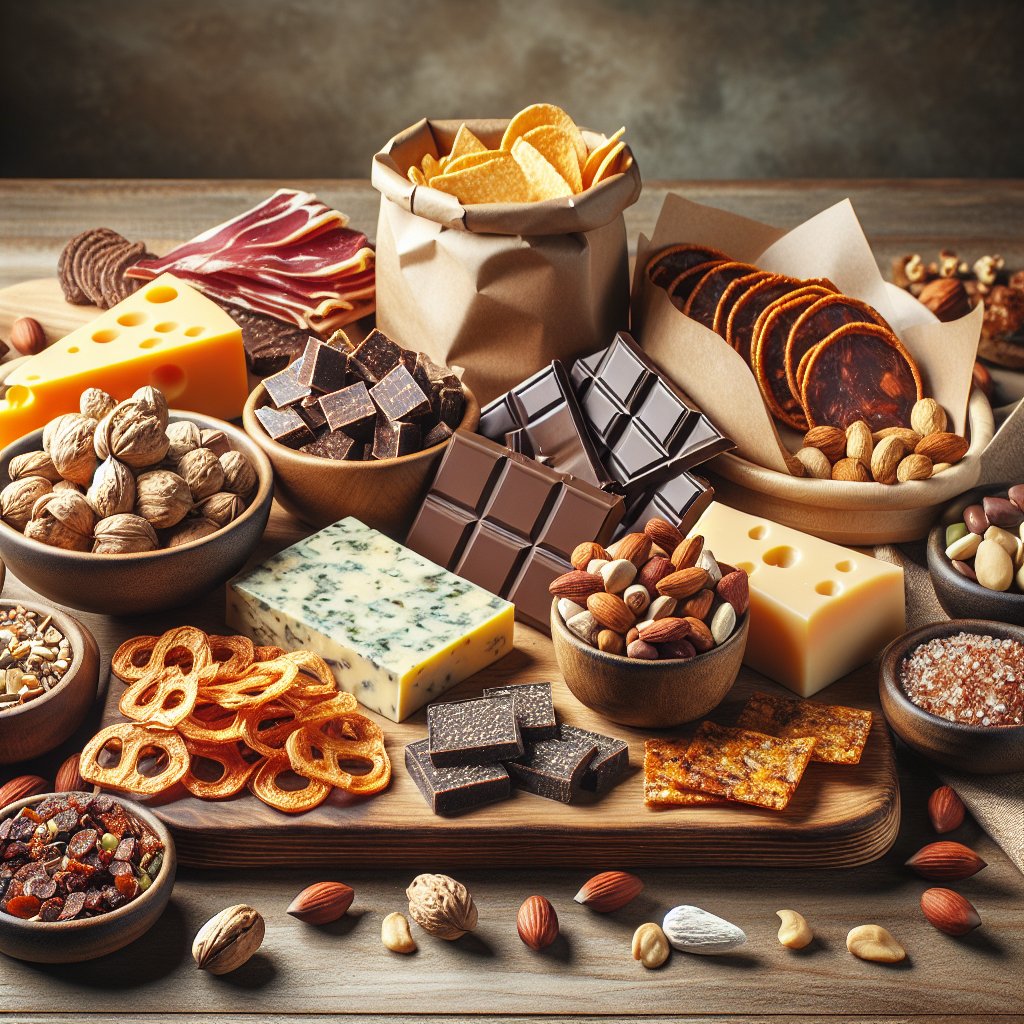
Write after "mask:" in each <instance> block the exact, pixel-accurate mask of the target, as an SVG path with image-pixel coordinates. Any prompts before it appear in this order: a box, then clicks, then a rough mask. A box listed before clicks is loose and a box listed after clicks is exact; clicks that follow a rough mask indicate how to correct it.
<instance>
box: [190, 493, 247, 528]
mask: <svg viewBox="0 0 1024 1024" xmlns="http://www.w3.org/2000/svg"><path fill="white" fill-rule="evenodd" d="M198 508H199V514H200V515H201V516H203V517H204V518H206V519H210V520H212V521H213V522H215V523H216V524H217V525H218V526H227V525H228V523H230V522H231V521H232V520H233V519H237V518H238V517H239V516H240V515H241V514H242V513H243V512H244V511H245V502H244V501H243V500H242V499H241V498H240V497H239V496H238V495H237V494H232V493H231V492H230V491H218V492H217V493H216V494H211V495H210V496H209V497H208V498H206V499H204V500H203V501H201V502H200V503H199V506H198Z"/></svg>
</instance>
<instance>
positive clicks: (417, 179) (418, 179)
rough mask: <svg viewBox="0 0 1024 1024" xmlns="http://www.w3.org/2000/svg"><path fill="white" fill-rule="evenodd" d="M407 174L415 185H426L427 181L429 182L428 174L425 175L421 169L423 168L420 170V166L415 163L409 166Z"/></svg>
mask: <svg viewBox="0 0 1024 1024" xmlns="http://www.w3.org/2000/svg"><path fill="white" fill-rule="evenodd" d="M405 176H406V177H407V178H408V179H409V180H410V181H411V182H412V183H413V184H414V185H426V183H427V176H426V175H425V174H424V173H423V171H421V170H420V169H419V168H418V167H417V166H416V165H415V164H413V165H412V166H411V167H410V168H409V170H407V171H406V172H405Z"/></svg>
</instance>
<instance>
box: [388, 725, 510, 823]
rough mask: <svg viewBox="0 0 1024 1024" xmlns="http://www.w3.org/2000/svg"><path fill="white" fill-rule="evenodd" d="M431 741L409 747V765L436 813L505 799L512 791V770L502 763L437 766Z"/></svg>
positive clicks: (467, 808)
mask: <svg viewBox="0 0 1024 1024" xmlns="http://www.w3.org/2000/svg"><path fill="white" fill-rule="evenodd" d="M429 746H430V741H429V740H417V741H416V742H415V743H410V744H409V745H408V746H407V747H406V748H405V767H406V769H407V770H408V772H409V775H410V776H411V777H412V780H413V782H415V783H416V788H417V789H419V791H420V792H421V793H422V794H423V799H424V800H426V801H427V804H428V805H429V806H430V809H431V810H432V811H433V812H434V813H435V814H445V815H449V814H458V813H459V812H461V811H467V810H470V809H471V808H473V807H480V806H482V805H483V804H490V803H494V802H495V801H496V800H504V799H506V798H507V797H509V796H510V795H511V793H512V782H511V780H510V779H509V777H508V772H507V771H506V770H505V769H504V767H503V766H502V765H500V764H488V765H462V766H460V767H458V768H437V767H436V766H435V765H434V763H433V762H432V761H431V760H430V754H429V751H428V748H429Z"/></svg>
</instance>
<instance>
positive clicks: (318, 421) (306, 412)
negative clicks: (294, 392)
mask: <svg viewBox="0 0 1024 1024" xmlns="http://www.w3.org/2000/svg"><path fill="white" fill-rule="evenodd" d="M295 411H296V412H297V413H298V414H299V415H300V416H301V417H302V418H303V419H304V420H305V421H306V422H307V423H308V424H309V429H310V430H312V431H313V433H314V434H317V433H322V432H324V431H326V430H327V429H328V427H327V417H326V416H325V415H324V411H323V409H321V408H320V396H319V395H307V396H306V397H305V398H303V399H302V401H301V402H299V404H298V405H297V406H295Z"/></svg>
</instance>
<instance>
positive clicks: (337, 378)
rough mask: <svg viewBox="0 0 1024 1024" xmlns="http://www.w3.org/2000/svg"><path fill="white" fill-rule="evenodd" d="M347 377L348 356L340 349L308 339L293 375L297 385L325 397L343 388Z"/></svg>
mask: <svg viewBox="0 0 1024 1024" xmlns="http://www.w3.org/2000/svg"><path fill="white" fill-rule="evenodd" d="M347 376H348V356H347V355H345V353H344V352H342V351H341V350H340V349H337V348H334V347H333V346H331V345H325V344H324V343H323V342H322V341H317V340H316V339H315V338H310V339H309V343H308V344H307V345H306V349H305V351H304V352H303V353H302V363H301V365H300V367H299V369H298V371H297V373H296V374H295V379H296V380H297V381H298V383H299V384H301V385H303V386H304V387H307V388H310V389H312V390H313V391H316V392H318V393H319V394H321V395H326V394H329V393H330V392H331V391H338V390H340V389H341V388H343V387H344V386H345V382H346V378H347Z"/></svg>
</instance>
